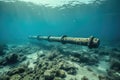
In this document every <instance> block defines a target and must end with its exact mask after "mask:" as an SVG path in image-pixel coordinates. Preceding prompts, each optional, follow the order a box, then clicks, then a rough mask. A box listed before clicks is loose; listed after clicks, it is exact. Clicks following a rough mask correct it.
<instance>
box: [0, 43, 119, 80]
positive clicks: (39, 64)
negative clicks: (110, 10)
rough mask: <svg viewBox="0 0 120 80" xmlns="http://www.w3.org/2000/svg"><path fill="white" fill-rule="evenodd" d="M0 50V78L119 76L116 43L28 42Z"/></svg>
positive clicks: (114, 79) (101, 79)
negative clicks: (93, 45)
mask: <svg viewBox="0 0 120 80" xmlns="http://www.w3.org/2000/svg"><path fill="white" fill-rule="evenodd" d="M2 47H3V46H2ZM48 47H49V48H48ZM0 48H1V47H0ZM3 50H4V54H2V56H0V80H120V59H119V56H120V48H119V47H117V48H116V47H108V46H101V47H100V48H98V49H88V48H86V47H81V46H76V45H62V44H54V45H52V44H46V45H44V46H43V45H34V44H30V43H29V44H23V45H18V44H8V45H7V47H6V48H1V52H3Z"/></svg>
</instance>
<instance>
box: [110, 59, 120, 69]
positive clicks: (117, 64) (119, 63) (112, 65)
mask: <svg viewBox="0 0 120 80" xmlns="http://www.w3.org/2000/svg"><path fill="white" fill-rule="evenodd" d="M110 69H113V70H115V71H120V61H119V60H117V59H114V58H113V59H111V63H110Z"/></svg>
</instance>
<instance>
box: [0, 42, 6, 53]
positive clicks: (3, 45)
mask: <svg viewBox="0 0 120 80" xmlns="http://www.w3.org/2000/svg"><path fill="white" fill-rule="evenodd" d="M6 48H7V45H5V44H0V55H4V54H5V52H4V49H6Z"/></svg>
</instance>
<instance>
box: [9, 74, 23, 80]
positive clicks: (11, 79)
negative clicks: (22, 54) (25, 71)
mask: <svg viewBox="0 0 120 80" xmlns="http://www.w3.org/2000/svg"><path fill="white" fill-rule="evenodd" d="M20 78H21V76H20V75H19V74H15V75H13V76H11V77H10V80H20Z"/></svg>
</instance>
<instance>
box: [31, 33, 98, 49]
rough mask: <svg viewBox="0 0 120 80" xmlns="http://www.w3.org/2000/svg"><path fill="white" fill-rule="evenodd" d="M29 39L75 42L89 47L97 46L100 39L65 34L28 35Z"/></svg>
mask: <svg viewBox="0 0 120 80" xmlns="http://www.w3.org/2000/svg"><path fill="white" fill-rule="evenodd" d="M29 39H37V40H47V41H50V42H61V43H63V44H66V43H70V44H77V45H83V46H88V47H89V48H98V47H99V44H100V40H99V39H98V38H95V37H93V36H90V37H89V38H79V37H67V36H66V35H64V36H61V37H56V36H40V35H38V36H29Z"/></svg>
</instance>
